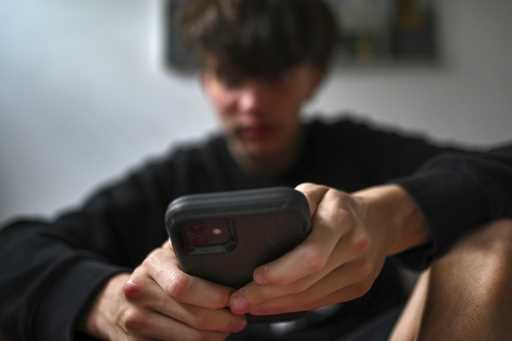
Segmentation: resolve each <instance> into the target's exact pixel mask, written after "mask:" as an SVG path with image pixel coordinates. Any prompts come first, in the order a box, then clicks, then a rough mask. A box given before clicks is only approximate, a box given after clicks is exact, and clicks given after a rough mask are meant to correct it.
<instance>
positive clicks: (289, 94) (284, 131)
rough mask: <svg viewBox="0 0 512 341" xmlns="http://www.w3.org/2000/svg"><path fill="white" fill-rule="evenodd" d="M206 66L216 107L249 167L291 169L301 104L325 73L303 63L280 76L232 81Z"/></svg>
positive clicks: (206, 83)
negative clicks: (272, 78)
mask: <svg viewBox="0 0 512 341" xmlns="http://www.w3.org/2000/svg"><path fill="white" fill-rule="evenodd" d="M212 68H213V66H212V67H211V68H207V69H206V70H205V71H204V73H203V75H202V84H203V88H204V91H205V93H206V95H207V97H208V99H209V100H210V102H211V104H212V106H213V107H214V109H215V111H216V113H217V116H218V119H219V122H220V123H221V126H222V129H223V131H224V134H225V136H226V137H227V141H228V146H229V148H230V151H231V153H232V154H233V156H234V157H235V158H236V159H237V161H238V162H239V163H240V164H241V165H242V166H244V168H246V169H247V170H248V171H252V172H256V173H276V172H279V171H280V170H283V169H286V168H287V167H288V165H289V164H290V163H291V162H292V161H293V159H294V157H295V156H296V154H297V150H298V145H299V143H300V139H301V121H300V117H299V113H300V109H301V108H302V106H303V105H304V103H306V102H307V100H309V99H310V98H311V97H312V95H313V94H314V93H315V91H316V90H317V88H318V86H319V84H320V81H321V78H322V74H320V72H318V71H317V70H316V69H314V68H313V67H311V66H308V65H299V66H296V67H293V68H292V69H291V70H290V71H289V72H287V73H285V74H284V75H283V76H282V77H280V78H279V79H277V80H275V81H272V82H271V81H264V80H254V79H250V80H246V81H243V82H241V83H240V84H236V85H233V84H229V83H227V82H225V81H223V80H222V79H220V78H219V77H217V76H216V75H215V72H213V71H212Z"/></svg>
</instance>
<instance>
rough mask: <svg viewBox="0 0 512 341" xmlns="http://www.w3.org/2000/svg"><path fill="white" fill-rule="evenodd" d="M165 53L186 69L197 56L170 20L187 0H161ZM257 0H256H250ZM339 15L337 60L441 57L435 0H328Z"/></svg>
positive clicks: (174, 66) (169, 63) (172, 65)
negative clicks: (187, 46)
mask: <svg viewBox="0 0 512 341" xmlns="http://www.w3.org/2000/svg"><path fill="white" fill-rule="evenodd" d="M162 1H163V6H162V7H161V8H162V11H164V13H162V17H163V19H164V22H163V45H164V46H163V49H162V51H163V53H164V56H163V57H164V61H165V65H166V67H167V68H168V69H169V70H172V71H175V72H179V73H182V74H190V73H193V72H194V71H195V70H196V68H197V67H196V65H197V64H196V60H195V58H194V56H193V54H192V53H191V52H190V51H189V50H187V48H186V47H185V46H184V44H183V40H182V38H181V35H180V31H179V25H178V24H177V22H176V20H173V17H175V14H176V12H177V11H178V9H179V7H180V5H181V4H183V3H184V2H185V1H186V0H162ZM254 1H257V0H254ZM326 1H327V2H328V3H329V4H330V5H331V7H332V9H333V12H334V14H335V16H336V19H337V21H338V27H339V35H338V36H339V38H338V48H337V55H336V61H335V63H337V64H341V65H348V66H350V65H376V64H386V65H388V64H389V65H400V64H414V63H421V64H425V63H426V64H434V63H436V62H438V59H439V54H440V53H439V47H438V37H437V33H438V32H437V31H438V29H437V21H438V13H437V7H436V6H435V1H434V0H326Z"/></svg>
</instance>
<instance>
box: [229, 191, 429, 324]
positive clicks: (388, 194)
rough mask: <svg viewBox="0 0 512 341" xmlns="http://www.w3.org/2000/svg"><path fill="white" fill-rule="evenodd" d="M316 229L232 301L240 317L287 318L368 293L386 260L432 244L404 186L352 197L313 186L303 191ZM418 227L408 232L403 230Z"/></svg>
mask: <svg viewBox="0 0 512 341" xmlns="http://www.w3.org/2000/svg"><path fill="white" fill-rule="evenodd" d="M296 189H297V190H299V191H301V192H303V193H304V195H305V196H306V198H307V200H308V203H309V207H310V213H311V218H312V224H313V230H312V232H311V234H310V235H309V236H308V237H307V239H306V240H305V241H304V242H303V243H301V244H300V245H299V246H297V247H296V248H295V249H294V250H292V251H291V252H289V253H287V254H286V255H284V256H282V257H281V258H279V259H277V260H275V261H273V262H271V263H269V264H266V265H263V266H261V267H258V268H257V269H255V271H254V274H253V279H254V281H253V282H251V283H249V284H248V285H246V286H245V287H243V288H241V289H239V290H238V291H237V292H235V293H234V294H233V295H232V296H231V299H230V302H231V303H230V307H231V311H232V312H233V313H235V314H245V313H250V314H253V315H268V314H281V313H288V312H296V311H304V310H313V309H316V308H319V307H322V306H325V305H329V304H335V303H340V302H345V301H348V300H352V299H355V298H357V297H360V296H362V295H364V294H365V293H366V292H367V291H368V290H369V289H370V288H371V286H372V285H373V283H374V281H375V279H376V278H377V276H378V275H379V273H380V271H381V269H382V266H383V264H384V260H385V258H386V256H388V255H389V254H392V253H394V252H398V251H401V250H403V249H405V248H408V247H410V246H412V245H417V244H419V243H421V242H423V241H425V239H426V234H425V233H424V232H425V226H424V219H423V216H422V215H421V213H420V212H419V210H418V209H417V207H416V206H415V204H414V203H413V202H412V200H411V199H410V198H409V197H408V195H407V194H406V193H405V192H404V191H403V190H402V189H401V188H399V187H398V186H393V185H389V186H381V187H375V188H373V189H369V190H366V191H361V192H359V193H355V194H352V195H350V194H347V193H344V192H341V191H337V190H335V189H332V188H329V187H325V186H319V185H314V184H302V185H299V186H298V187H297V188H296ZM407 224H410V226H412V228H410V229H409V230H405V229H404V226H409V225H407Z"/></svg>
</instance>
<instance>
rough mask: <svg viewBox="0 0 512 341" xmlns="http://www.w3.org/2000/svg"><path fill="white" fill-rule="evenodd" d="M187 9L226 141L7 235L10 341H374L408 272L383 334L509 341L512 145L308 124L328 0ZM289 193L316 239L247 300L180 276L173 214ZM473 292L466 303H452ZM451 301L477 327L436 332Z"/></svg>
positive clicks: (255, 286) (328, 50)
mask: <svg viewBox="0 0 512 341" xmlns="http://www.w3.org/2000/svg"><path fill="white" fill-rule="evenodd" d="M184 6H185V7H184V9H183V12H182V17H181V20H182V23H183V31H184V32H185V34H186V36H187V40H188V41H189V43H190V44H191V46H192V48H193V49H194V51H197V53H198V57H199V60H200V62H201V66H202V68H201V76H200V79H201V82H202V84H203V87H204V91H205V93H206V95H207V97H208V98H209V99H210V100H211V102H212V105H213V107H214V108H215V111H216V112H217V115H218V118H219V120H220V122H221V126H222V132H221V133H216V134H214V135H213V136H210V137H208V138H207V139H205V140H204V141H200V142H198V143H196V144H187V145H182V146H176V147H175V148H174V149H173V150H172V151H170V152H169V153H166V154H165V155H163V156H161V157H159V158H156V159H153V160H151V161H150V162H148V163H147V164H146V165H144V166H142V167H140V168H138V169H136V170H134V171H132V172H131V173H130V174H128V175H127V176H126V177H125V178H123V179H121V180H117V181H115V182H113V183H111V184H109V185H107V186H104V187H102V188H101V189H99V190H98V191H97V192H96V193H95V194H93V195H92V196H91V197H90V198H89V199H88V200H86V201H85V203H84V204H83V205H82V206H81V207H77V208H74V209H70V210H68V211H66V212H64V213H62V214H60V215H59V216H58V217H57V218H56V219H54V220H43V219H36V218H25V219H19V220H17V221H14V222H12V223H11V224H10V225H9V226H7V227H6V228H4V229H3V230H2V231H1V232H0V245H1V247H0V264H1V266H2V269H3V270H2V273H1V275H0V300H1V302H2V305H1V306H0V336H1V337H2V340H3V339H6V340H20V341H24V340H91V339H110V340H223V339H226V338H228V339H229V340H311V339H314V338H317V339H322V340H336V339H340V338H342V337H348V335H349V334H350V333H352V332H354V331H356V332H359V331H361V332H363V334H361V335H362V336H361V335H359V337H364V335H368V334H364V333H366V330H364V329H359V328H360V327H361V326H363V325H365V323H368V322H372V321H373V322H375V323H377V324H378V323H380V322H381V320H380V317H382V316H384V317H388V316H389V315H386V314H387V313H388V312H396V311H397V310H396V309H398V308H397V307H400V306H401V305H402V304H404V301H405V299H406V293H405V290H404V288H403V286H402V285H401V282H400V276H399V273H398V271H397V268H396V265H397V264H403V265H405V266H408V267H411V268H415V269H426V268H427V267H429V266H430V270H429V271H428V272H426V273H425V274H424V275H422V277H421V279H420V281H419V283H418V286H417V288H416V290H415V291H414V293H413V295H412V298H411V300H410V301H409V303H408V305H407V307H406V308H405V310H404V314H403V315H402V316H401V317H400V319H399V320H398V322H397V323H396V327H395V329H394V330H393V331H392V332H391V326H392V325H393V324H394V323H395V320H396V318H397V316H396V315H397V314H394V315H393V317H392V318H391V322H390V323H388V322H389V321H388V320H386V321H385V322H386V323H384V327H383V328H382V326H380V325H379V326H380V327H381V328H377V330H378V331H379V332H381V334H382V335H381V336H384V337H387V336H388V335H391V337H393V338H394V339H395V340H406V339H414V338H416V337H418V339H420V340H422V339H428V340H432V339H433V338H432V337H433V335H435V336H437V337H438V338H436V339H457V337H458V338H459V339H462V338H464V339H467V340H470V339H471V337H473V338H475V337H476V338H478V337H480V336H481V335H482V332H486V333H487V334H486V335H487V336H489V338H488V339H489V340H491V339H493V338H492V337H494V339H496V340H498V339H499V337H500V336H502V335H503V334H501V333H503V332H507V331H508V332H510V330H507V323H506V322H504V321H503V316H507V315H506V314H503V312H508V311H510V308H511V305H510V300H509V299H510V293H511V292H512V291H510V288H509V287H507V286H506V285H504V283H508V282H510V281H507V280H509V279H510V274H509V273H508V272H507V266H505V265H506V261H509V260H510V257H511V254H510V253H511V250H512V248H511V247H510V245H509V242H508V241H509V240H512V239H511V238H510V233H511V232H510V231H512V223H511V222H510V220H499V219H500V218H507V217H508V218H510V217H512V205H511V203H512V198H511V196H512V195H511V193H512V180H511V179H512V170H511V169H512V160H511V159H512V157H511V154H512V150H511V148H510V147H502V148H496V149H493V150H489V151H485V152H483V151H469V150H465V149H462V148H458V147H454V146H442V145H438V144H434V143H431V142H429V141H427V140H425V139H422V138H419V137H416V136H413V135H407V134H405V133H400V134H399V133H396V132H393V131H390V130H385V129H378V128H375V127H373V126H371V125H368V124H365V123H362V122H358V121H356V120H354V119H353V118H350V117H346V116H343V117H341V118H339V119H336V120H333V121H331V122H325V121H321V120H317V119H316V120H312V121H309V122H306V121H305V120H304V119H303V118H301V115H300V114H301V111H302V107H303V105H304V104H305V103H306V102H307V100H308V99H310V98H311V97H312V96H313V95H314V93H315V92H316V91H317V90H318V88H319V86H320V84H321V81H322V79H323V78H324V76H325V75H326V73H327V72H328V69H329V65H330V63H331V60H332V56H333V53H334V48H335V41H336V32H337V31H336V25H335V21H334V19H333V16H332V14H331V12H330V11H329V9H328V7H327V6H326V4H325V3H324V2H322V1H319V0H258V1H251V0H188V1H187V2H186V3H185V5H184ZM278 185H279V186H290V187H296V188H297V190H299V191H301V192H302V193H304V195H305V196H306V198H307V200H308V204H309V207H310V210H311V218H312V222H313V229H312V232H311V234H310V235H309V236H308V237H307V238H306V240H305V241H304V242H302V243H301V244H299V245H298V246H297V247H296V248H294V249H293V250H292V251H290V252H289V253H287V254H285V255H283V256H282V257H280V258H278V259H276V260H275V261H273V262H271V263H269V264H264V265H262V266H260V267H258V268H256V269H255V271H254V280H253V281H252V282H250V283H248V284H247V285H246V286H244V287H242V288H238V289H235V288H228V287H224V286H221V285H218V284H215V283H211V282H208V281H206V280H203V279H201V278H198V277H194V276H191V275H188V274H186V273H184V272H182V271H181V270H180V268H179V266H178V264H177V260H176V257H175V255H174V252H173V249H172V245H171V244H170V243H169V242H168V241H167V239H168V237H167V236H166V233H165V229H164V226H163V216H164V212H165V209H166V207H167V205H168V204H169V202H170V201H172V200H173V199H174V198H177V197H179V196H181V195H184V194H191V193H205V192H214V191H227V190H236V189H249V188H259V187H269V186H278ZM454 265H455V266H454ZM457 265H463V266H464V267H463V268H457ZM491 265H492V266H491ZM455 270H457V271H458V272H457V271H455ZM484 270H485V272H482V271H484ZM492 270H500V271H492ZM460 272H463V274H462V275H461V273H460ZM480 274H485V278H480V277H479V276H480ZM472 276H476V277H472ZM475 278H477V279H478V281H477V280H475ZM468 279H471V280H470V281H468ZM462 288H464V289H465V291H463V292H459V291H456V292H458V293H459V294H460V295H462V296H464V300H458V299H456V298H454V297H451V296H453V295H452V293H453V292H454V291H453V290H459V289H462ZM432 293H433V294H435V295H434V296H431V294H432ZM465 293H468V295H467V296H466V295H464V294H465ZM472 293H478V294H479V295H471V294H472ZM507 293H508V295H507ZM462 296H461V297H462ZM498 297H500V298H503V299H498ZM430 300H434V302H431V301H430ZM507 300H508V301H507ZM446 302H452V303H453V307H457V308H461V309H462V308H464V309H463V310H461V312H463V313H464V314H465V313H468V314H469V312H471V315H469V316H470V318H471V320H470V321H471V323H469V322H468V321H465V320H464V317H465V316H466V315H463V316H460V317H459V318H458V319H456V318H454V319H453V325H452V326H460V328H452V329H450V330H447V328H442V329H441V328H439V329H436V328H438V327H439V326H440V325H442V324H440V323H441V322H440V321H442V322H444V324H446V318H447V317H453V315H454V312H453V310H450V311H448V312H447V311H443V309H444V308H442V307H440V306H436V304H439V303H446ZM432 307H434V309H433V308H432ZM298 311H308V312H309V313H307V314H306V315H304V316H303V317H299V318H298V319H297V320H294V321H289V322H280V323H261V324H256V323H248V322H247V320H246V317H245V316H246V314H248V313H249V314H252V315H268V314H280V313H288V312H298ZM482 312H483V313H485V315H484V316H485V319H482V320H481V321H479V320H478V317H479V313H482ZM447 313H449V314H451V315H448V316H447ZM474 328H477V331H479V333H474V330H473V329H474ZM374 330H375V329H373V328H370V329H369V332H373V331H374ZM436 330H437V331H436ZM434 332H436V333H440V334H437V335H436V334H433V333H434ZM390 333H392V334H390ZM429 333H430V334H429ZM449 333H453V334H449ZM493 333H494V334H493ZM447 335H449V337H448V338H447V337H446V336H447ZM454 335H455V337H453V338H452V337H450V336H454ZM352 336H353V337H358V336H357V333H356V334H352Z"/></svg>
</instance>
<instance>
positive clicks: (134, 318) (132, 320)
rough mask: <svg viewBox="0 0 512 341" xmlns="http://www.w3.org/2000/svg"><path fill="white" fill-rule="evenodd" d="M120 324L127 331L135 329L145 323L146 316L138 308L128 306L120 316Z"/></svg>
mask: <svg viewBox="0 0 512 341" xmlns="http://www.w3.org/2000/svg"><path fill="white" fill-rule="evenodd" d="M121 324H122V326H124V329H126V330H127V331H130V332H133V331H137V330H139V329H141V328H143V327H144V326H145V325H146V317H145V315H144V313H143V312H142V311H140V310H139V309H136V308H130V309H127V310H126V311H125V312H124V314H123V316H122V317H121Z"/></svg>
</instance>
